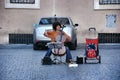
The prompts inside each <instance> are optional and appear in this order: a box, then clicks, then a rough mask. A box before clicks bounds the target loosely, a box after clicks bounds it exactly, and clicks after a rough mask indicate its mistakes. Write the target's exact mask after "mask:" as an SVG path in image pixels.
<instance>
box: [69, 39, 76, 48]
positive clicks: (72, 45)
mask: <svg viewBox="0 0 120 80" xmlns="http://www.w3.org/2000/svg"><path fill="white" fill-rule="evenodd" d="M76 48H77V39H76V40H75V42H74V43H73V44H71V45H70V49H71V50H76Z"/></svg>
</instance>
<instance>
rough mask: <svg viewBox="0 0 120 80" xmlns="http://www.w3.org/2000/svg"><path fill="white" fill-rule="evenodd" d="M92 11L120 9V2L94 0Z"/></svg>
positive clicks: (114, 0) (118, 0)
mask: <svg viewBox="0 0 120 80" xmlns="http://www.w3.org/2000/svg"><path fill="white" fill-rule="evenodd" d="M94 9H120V0H94Z"/></svg>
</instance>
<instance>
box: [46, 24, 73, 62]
mask: <svg viewBox="0 0 120 80" xmlns="http://www.w3.org/2000/svg"><path fill="white" fill-rule="evenodd" d="M60 34H61V24H60V23H59V22H54V23H53V30H52V31H45V33H44V35H45V36H46V37H48V38H50V39H51V41H52V42H56V37H57V36H59V35H60ZM62 35H64V36H65V37H66V41H65V42H69V41H71V38H70V36H68V35H67V34H66V33H65V32H64V31H62ZM65 49H66V62H67V63H73V60H72V56H71V53H70V50H69V48H68V47H65ZM51 53H52V49H50V48H49V49H48V51H47V53H46V55H45V56H50V55H51Z"/></svg>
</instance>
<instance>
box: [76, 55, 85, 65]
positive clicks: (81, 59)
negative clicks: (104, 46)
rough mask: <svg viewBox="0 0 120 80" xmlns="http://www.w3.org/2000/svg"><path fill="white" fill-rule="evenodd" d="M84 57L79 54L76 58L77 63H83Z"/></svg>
mask: <svg viewBox="0 0 120 80" xmlns="http://www.w3.org/2000/svg"><path fill="white" fill-rule="evenodd" d="M83 59H84V58H83V57H79V56H77V58H76V62H77V64H83Z"/></svg>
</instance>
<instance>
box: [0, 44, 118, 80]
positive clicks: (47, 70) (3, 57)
mask: <svg viewBox="0 0 120 80" xmlns="http://www.w3.org/2000/svg"><path fill="white" fill-rule="evenodd" d="M45 52H46V50H38V51H34V50H33V49H32V45H0V80H120V45H107V46H106V45H101V46H100V55H101V57H102V61H101V62H102V63H101V64H79V66H78V67H77V68H69V67H68V65H67V64H58V65H41V58H43V56H44V54H45ZM84 52H85V51H84V48H83V47H79V48H78V49H77V50H75V51H71V53H72V56H73V59H74V60H76V56H78V55H82V54H84ZM64 58H65V57H63V61H64Z"/></svg>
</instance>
